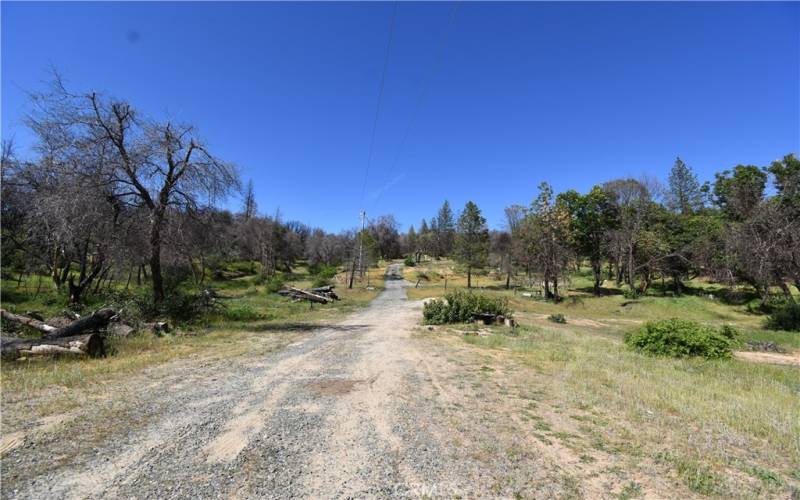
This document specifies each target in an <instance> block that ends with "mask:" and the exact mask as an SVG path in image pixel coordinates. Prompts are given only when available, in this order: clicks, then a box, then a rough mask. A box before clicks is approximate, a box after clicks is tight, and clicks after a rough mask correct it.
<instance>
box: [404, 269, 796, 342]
mask: <svg viewBox="0 0 800 500" xmlns="http://www.w3.org/2000/svg"><path fill="white" fill-rule="evenodd" d="M405 275H406V276H407V278H406V279H408V280H409V281H410V282H411V283H414V284H417V282H418V281H419V286H418V287H416V288H410V289H409V290H408V295H409V298H412V299H423V298H429V297H440V296H442V295H444V294H445V293H447V291H448V290H453V289H457V288H465V287H466V277H465V276H464V275H463V272H460V270H459V269H458V267H457V266H456V265H455V264H454V263H453V262H452V261H450V260H445V259H442V260H440V261H435V260H430V261H424V262H422V263H420V265H418V266H415V267H413V268H408V269H407V270H406V272H405ZM421 277H422V279H420V278H421ZM445 278H446V280H447V289H445ZM505 284H506V282H505V276H498V275H495V274H493V273H486V274H483V275H478V276H477V277H476V276H473V288H475V289H476V291H480V292H484V293H489V294H492V295H499V296H504V297H507V298H508V300H509V304H510V306H511V309H512V310H513V311H515V317H516V318H517V319H518V320H519V321H521V322H522V323H526V322H531V321H535V320H540V319H544V318H546V317H547V316H549V315H551V314H563V315H564V316H565V317H566V318H567V322H568V324H570V325H572V326H583V327H590V328H591V329H592V330H593V331H595V332H597V333H606V334H609V335H616V336H619V337H621V335H622V334H624V333H625V331H627V330H629V329H631V328H635V327H636V326H637V325H639V324H642V323H644V322H646V321H650V320H657V319H669V318H682V319H691V320H695V321H699V322H701V323H706V324H709V325H714V326H721V325H723V324H729V325H733V326H735V327H736V328H737V329H738V330H739V331H740V332H741V334H742V337H741V341H742V342H746V341H748V340H752V341H762V342H775V343H776V344H778V345H779V346H781V347H783V348H784V349H786V350H787V351H790V352H791V351H800V334H798V333H797V332H783V331H775V330H767V329H766V328H765V327H764V325H765V323H766V316H765V315H764V314H759V313H754V312H752V311H753V309H754V307H755V305H756V304H757V303H758V299H756V298H755V297H754V296H753V295H752V292H748V291H747V290H746V289H742V290H737V291H734V293H733V294H729V293H725V292H727V290H726V289H725V288H723V287H721V286H720V285H717V284H712V283H707V282H703V281H701V280H695V281H691V282H688V283H686V285H687V292H686V293H684V294H683V295H681V296H680V297H675V296H672V292H671V290H667V291H666V293H662V292H661V290H660V289H658V288H655V289H653V290H651V291H650V292H649V293H648V294H647V295H645V296H642V297H639V298H637V299H635V300H630V299H626V298H625V297H624V296H623V294H622V290H620V289H618V288H616V287H615V286H614V284H613V282H608V281H607V282H606V283H605V284H604V295H602V296H600V297H595V296H593V295H592V294H591V293H590V292H591V279H590V277H589V272H588V271H587V270H584V271H583V272H582V273H576V274H575V275H573V276H572V277H571V281H570V283H569V284H568V286H567V287H563V286H562V288H561V291H562V293H563V294H564V295H565V300H563V301H561V302H559V303H554V302H552V301H548V300H543V299H542V298H541V296H540V295H538V292H539V289H538V288H536V287H527V286H524V285H525V284H526V283H522V282H517V283H514V282H513V281H512V288H511V289H509V290H507V289H506V288H505ZM515 285H516V286H515ZM525 293H527V294H530V295H531V296H525V295H523V294H525ZM731 295H733V296H734V299H735V300H732V299H731Z"/></svg>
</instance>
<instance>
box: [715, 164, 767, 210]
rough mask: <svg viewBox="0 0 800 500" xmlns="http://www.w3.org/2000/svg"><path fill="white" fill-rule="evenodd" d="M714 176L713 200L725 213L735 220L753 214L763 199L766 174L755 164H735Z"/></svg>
mask: <svg viewBox="0 0 800 500" xmlns="http://www.w3.org/2000/svg"><path fill="white" fill-rule="evenodd" d="M715 177H716V178H715V180H714V197H715V201H716V203H717V205H718V206H719V207H720V208H721V209H722V211H723V212H725V215H727V216H728V218H730V219H732V220H736V221H743V220H745V219H747V218H749V217H750V216H751V215H753V213H754V212H755V210H756V208H757V207H758V205H759V204H760V203H761V201H762V200H763V199H764V188H765V187H766V184H767V174H766V173H765V172H764V171H763V170H761V169H760V168H758V167H756V166H755V165H737V166H736V167H734V169H733V171H730V170H725V171H723V172H722V173H718V174H716V176H715Z"/></svg>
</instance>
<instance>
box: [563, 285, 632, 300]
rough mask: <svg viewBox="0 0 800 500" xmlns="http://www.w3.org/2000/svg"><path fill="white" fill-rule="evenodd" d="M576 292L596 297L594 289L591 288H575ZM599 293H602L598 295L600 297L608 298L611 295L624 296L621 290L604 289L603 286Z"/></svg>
mask: <svg viewBox="0 0 800 500" xmlns="http://www.w3.org/2000/svg"><path fill="white" fill-rule="evenodd" d="M574 290H575V291H576V292H583V293H587V294H589V295H594V287H591V286H585V287H583V288H575V289H574ZM598 291H599V292H600V293H599V294H598V295H597V296H598V297H608V296H611V295H622V294H623V292H622V290H620V289H619V288H604V287H602V286H601V287H600V289H599V290H598Z"/></svg>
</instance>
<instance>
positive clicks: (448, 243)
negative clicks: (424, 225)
mask: <svg viewBox="0 0 800 500" xmlns="http://www.w3.org/2000/svg"><path fill="white" fill-rule="evenodd" d="M436 228H437V230H438V250H439V255H442V256H448V255H450V254H451V253H452V252H453V245H454V244H455V234H456V224H455V220H454V218H453V211H452V210H451V209H450V203H449V202H448V201H447V200H445V201H444V204H442V208H440V209H439V213H438V214H437V215H436Z"/></svg>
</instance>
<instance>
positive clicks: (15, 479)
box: [2, 266, 693, 499]
mask: <svg viewBox="0 0 800 500" xmlns="http://www.w3.org/2000/svg"><path fill="white" fill-rule="evenodd" d="M400 273H401V270H400V268H399V266H392V267H391V268H390V270H389V276H388V278H390V279H387V280H386V290H385V291H384V292H383V293H382V294H381V295H380V296H379V297H378V298H377V299H375V300H374V301H373V302H372V303H371V304H370V306H369V307H367V308H366V309H364V310H363V311H361V312H358V313H356V314H354V315H352V316H350V317H349V318H348V319H347V320H345V321H342V322H340V323H336V324H332V325H327V326H324V327H312V326H309V327H308V329H307V330H308V331H305V332H302V334H300V335H299V336H298V337H297V338H299V339H300V340H299V341H297V342H294V343H292V344H289V345H288V346H286V347H285V348H283V349H282V350H280V351H278V352H274V353H272V354H269V355H265V356H260V357H259V356H242V357H238V358H233V359H227V360H224V361H207V360H206V361H198V360H181V361H176V362H173V363H167V364H164V365H160V366H158V367H156V368H153V369H148V370H147V371H146V372H145V373H144V374H142V375H137V376H136V377H133V378H132V379H130V380H127V381H124V382H123V383H120V384H119V385H115V386H113V389H112V390H110V391H109V392H112V393H113V394H112V396H110V397H108V398H106V400H104V401H102V402H88V403H87V404H85V405H83V406H82V407H81V409H80V412H81V413H80V414H77V415H68V416H65V418H64V421H68V424H64V425H56V426H52V425H51V426H50V427H52V428H49V429H46V430H45V427H44V426H40V427H38V428H37V429H39V430H40V432H31V431H28V432H27V435H26V436H25V437H24V439H23V441H24V445H19V446H18V447H16V448H14V449H12V450H10V451H8V452H7V453H5V454H4V455H3V460H2V469H3V470H2V473H3V485H2V497H3V498H100V497H103V498H108V497H112V498H153V499H162V498H295V497H304V498H390V497H391V498H396V497H413V498H417V497H428V498H476V497H483V498H487V497H490V498H512V497H525V498H563V497H580V496H588V497H593V498H602V497H605V498H612V497H616V496H617V495H619V494H621V492H623V488H624V487H625V485H626V484H632V483H631V481H635V484H638V485H640V486H637V488H639V487H640V490H639V491H640V493H642V494H644V495H645V496H653V497H657V498H658V497H663V496H664V495H665V494H666V495H671V494H675V493H676V491H680V490H675V489H674V484H671V481H669V480H667V479H666V478H662V477H659V475H658V474H653V473H648V472H644V473H636V474H634V473H629V472H626V470H632V469H631V464H629V463H628V464H625V463H623V462H621V461H620V458H619V457H618V456H617V455H615V454H613V453H607V452H604V451H602V450H599V449H593V448H587V447H586V446H583V447H576V446H574V441H573V440H574V439H575V438H574V436H575V433H576V432H578V431H577V430H576V428H575V422H576V421H574V420H572V419H574V418H575V416H572V417H571V418H568V417H567V416H566V415H565V414H564V411H563V409H562V408H561V402H556V403H555V404H554V405H553V404H549V403H547V402H545V401H539V399H541V398H540V397H539V395H541V394H542V393H543V392H542V391H543V390H545V389H546V388H545V387H539V386H537V383H538V382H537V380H536V378H535V375H534V374H532V373H531V370H530V369H529V368H527V367H520V366H518V365H516V364H514V363H510V362H509V360H508V359H507V358H495V357H494V356H501V355H500V354H497V353H492V354H488V353H487V352H486V351H479V350H475V349H473V348H471V347H470V346H468V345H465V344H464V343H459V342H456V343H452V342H451V343H447V342H442V341H441V340H440V338H439V337H438V336H437V333H436V332H428V331H425V333H424V334H419V333H418V332H419V327H418V325H419V320H420V317H421V308H422V304H421V302H419V301H416V302H412V301H408V300H407V299H406V293H405V287H406V286H407V285H408V283H407V282H405V281H404V280H402V277H401V274H400ZM392 278H394V279H392ZM295 335H296V334H295ZM532 408H535V410H533V409H532ZM532 411H535V412H537V415H531V412H532ZM571 413H576V412H575V411H573V412H571ZM541 419H547V421H548V422H549V424H548V425H552V426H554V428H553V429H552V431H553V433H555V435H556V436H562V435H563V436H564V439H565V440H566V441H563V442H562V441H559V440H557V439H551V438H545V437H544V436H543V435H542V434H541V432H540V431H537V428H541V427H542V426H541V422H542V420H541ZM58 423H59V424H63V423H64V422H63V421H61V420H59V422H58ZM558 430H561V431H563V432H559V433H556V431H558ZM567 431H569V432H567ZM551 436H552V435H551ZM567 438H568V439H567ZM637 460H640V459H637ZM640 461H641V460H640ZM637 467H638V466H637ZM681 495H683V496H684V497H691V496H693V495H692V494H691V493H690V492H687V491H685V490H684V491H681Z"/></svg>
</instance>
